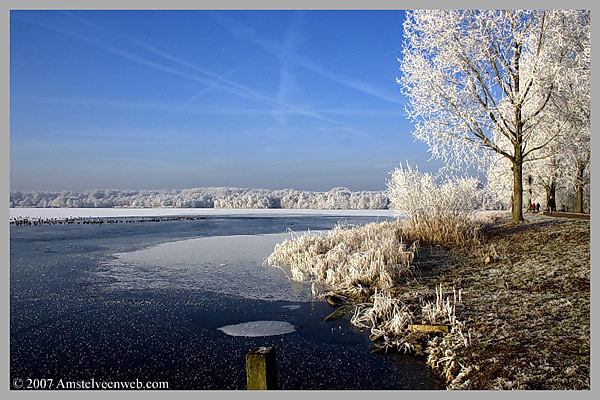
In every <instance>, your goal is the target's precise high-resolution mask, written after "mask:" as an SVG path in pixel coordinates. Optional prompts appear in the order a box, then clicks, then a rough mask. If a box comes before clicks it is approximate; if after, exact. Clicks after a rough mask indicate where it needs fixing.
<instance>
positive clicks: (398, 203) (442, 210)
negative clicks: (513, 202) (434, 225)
mask: <svg viewBox="0 0 600 400" xmlns="http://www.w3.org/2000/svg"><path fill="white" fill-rule="evenodd" d="M391 175H392V178H391V179H390V180H389V181H388V196H389V199H390V205H391V208H393V209H395V210H398V211H400V212H401V213H403V214H405V215H406V216H408V217H410V218H413V219H423V218H436V217H442V216H449V215H452V216H459V215H466V214H468V213H470V212H471V211H473V210H475V209H476V208H477V207H478V189H477V187H478V181H477V179H475V178H469V177H458V178H457V177H447V178H446V179H445V180H444V181H443V182H442V183H441V184H438V183H436V177H435V176H433V175H432V174H429V173H426V172H425V173H421V172H419V170H418V168H416V167H415V168H414V169H413V168H412V167H411V166H410V165H409V164H408V163H407V164H406V168H404V167H402V165H400V167H399V168H396V169H394V171H393V172H392V173H391Z"/></svg>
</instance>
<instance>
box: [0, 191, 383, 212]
mask: <svg viewBox="0 0 600 400" xmlns="http://www.w3.org/2000/svg"><path fill="white" fill-rule="evenodd" d="M388 204H389V200H388V197H387V195H386V194H385V192H382V191H359V192H353V191H350V190H349V189H346V188H334V189H332V190H330V191H328V192H313V191H299V190H294V189H280V190H267V189H244V188H225V187H220V188H198V189H183V190H139V191H136V190H93V191H87V192H82V193H77V192H70V191H62V192H11V194H10V206H11V207H75V208H79V207H92V208H95V207H104V208H106V207H134V208H157V207H158V208H160V207H178V208H303V209H308V208H312V209H385V208H387V207H388Z"/></svg>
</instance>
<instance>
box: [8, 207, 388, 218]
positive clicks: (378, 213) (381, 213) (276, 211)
mask: <svg viewBox="0 0 600 400" xmlns="http://www.w3.org/2000/svg"><path fill="white" fill-rule="evenodd" d="M169 215H189V216H192V215H206V216H210V215H223V216H228V215H244V216H269V217H289V216H295V215H331V216H341V217H345V216H349V217H394V216H396V213H395V212H394V211H393V210H312V209H283V208H269V209H240V208H11V209H10V217H11V218H18V217H23V218H67V217H158V216H169Z"/></svg>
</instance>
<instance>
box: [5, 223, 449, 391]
mask: <svg viewBox="0 0 600 400" xmlns="http://www.w3.org/2000/svg"><path fill="white" fill-rule="evenodd" d="M339 219H340V218H339V217H326V216H311V217H306V216H301V217H277V218H266V217H214V216H210V217H208V218H207V219H205V220H197V221H169V222H159V223H135V224H114V225H107V224H103V225H56V226H35V227H34V226H24V227H11V231H10V235H11V236H10V257H11V265H10V279H11V280H10V290H11V293H10V299H11V300H10V312H11V315H10V375H11V378H10V382H11V388H14V387H13V386H12V385H13V384H14V382H15V380H18V381H19V382H24V383H26V382H27V381H26V380H27V379H28V378H29V379H34V378H45V379H47V378H52V379H53V380H54V382H56V381H57V380H58V379H63V380H64V381H67V380H70V381H81V380H91V379H92V378H93V379H94V380H95V381H97V382H98V381H127V380H135V379H138V380H141V381H166V382H168V384H169V388H170V389H245V387H246V381H245V380H246V377H245V359H244V356H245V354H246V353H247V352H248V350H249V349H250V348H252V347H254V346H265V345H268V346H270V345H274V346H276V351H277V367H278V382H279V385H280V388H282V389H440V388H443V385H442V384H441V382H440V381H439V380H438V379H436V378H435V377H434V376H433V374H432V373H431V372H430V371H429V369H428V368H427V367H426V366H425V364H424V360H423V359H420V358H419V359H418V358H414V357H412V356H408V355H403V354H394V355H381V354H372V353H371V352H370V350H371V343H370V341H369V340H368V335H367V333H366V332H362V333H361V332H359V331H358V330H357V329H355V328H354V327H352V326H351V325H350V324H349V323H348V322H347V321H345V320H338V321H332V322H323V318H324V317H325V316H326V315H328V314H329V313H330V312H332V311H333V309H332V308H331V307H329V306H328V305H327V304H326V303H324V302H320V301H315V302H312V301H310V300H309V299H306V300H304V301H298V297H296V298H294V299H293V301H291V300H290V299H287V300H286V299H283V300H276V301H273V300H263V299H261V298H260V296H259V297H258V298H256V296H254V298H253V297H252V296H246V295H243V293H242V292H243V290H240V295H236V294H235V293H236V292H235V291H233V293H232V292H231V291H227V290H220V289H224V288H219V287H213V288H207V287H204V286H202V285H194V284H184V283H185V282H190V281H191V282H192V283H193V282H194V280H198V279H201V276H200V277H199V276H194V277H191V276H190V274H191V273H193V271H194V270H190V269H189V268H187V269H186V270H185V273H183V274H180V275H179V276H178V277H176V279H171V277H169V276H166V277H165V276H163V277H162V278H161V279H162V281H161V282H163V283H164V282H167V283H168V284H162V285H154V286H153V285H151V284H149V283H148V282H147V280H148V276H147V275H148V274H150V275H151V274H152V273H153V271H159V270H157V269H156V267H154V268H155V269H152V268H149V269H148V270H147V271H146V275H145V276H144V279H145V280H143V282H142V283H143V284H139V285H122V280H120V279H121V278H120V277H119V275H118V274H116V275H115V273H114V268H113V267H111V266H114V263H115V254H116V253H131V252H135V251H140V250H143V249H147V248H152V247H153V246H156V245H158V244H161V243H165V242H170V241H175V240H182V239H189V238H199V237H209V236H227V235H255V234H269V233H279V232H285V231H286V230H287V229H288V228H291V229H293V230H294V231H296V232H302V231H305V230H306V229H308V228H310V229H311V230H322V229H330V228H331V227H333V226H334V225H335V224H336V223H337V222H338V220H339ZM374 219H375V218H373V217H356V218H345V220H347V221H348V222H350V223H366V222H370V221H372V220H374ZM131 254H135V253H131ZM199 263H201V260H199ZM122 264H123V261H121V264H120V265H121V267H122V266H123V265H122ZM111 268H113V269H111ZM136 268H143V266H139V265H130V266H129V271H130V272H131V271H134V270H135V269H136ZM244 268H246V270H245V271H246V272H247V270H248V268H256V277H257V279H255V281H254V282H250V281H252V279H253V278H252V277H250V278H248V281H249V282H248V284H253V285H256V284H257V282H258V283H259V284H262V282H264V285H265V288H264V292H265V293H269V292H271V291H273V292H276V291H277V290H275V288H269V286H268V285H275V284H276V285H292V284H290V283H289V282H287V279H280V278H281V273H280V275H279V278H278V277H276V276H275V275H274V274H275V272H274V271H277V269H273V268H268V267H260V265H256V266H255V267H254V266H253V264H252V265H251V264H249V265H248V266H244ZM107 270H109V271H112V272H113V273H112V274H107V273H106V271H107ZM119 271H121V273H122V271H123V268H121V269H120V270H119ZM168 271H171V270H168ZM176 271H180V270H177V269H174V270H173V271H171V272H168V274H170V273H173V274H176V273H178V272H176ZM190 271H191V272H190ZM157 273H158V272H157ZM198 274H202V269H199V270H198ZM261 274H263V275H261ZM128 276H137V275H128ZM278 279H280V280H279V281H278ZM220 284H221V285H226V280H225V281H224V282H221V283H220ZM236 284H238V285H239V284H240V283H239V282H237V283H236ZM196 286H197V287H198V288H196ZM205 286H206V285H205ZM292 286H293V285H292ZM292 286H290V288H292ZM297 286H298V285H296V286H294V288H295V289H294V290H296V295H297V296H299V294H298V293H300V295H302V293H304V292H303V291H308V288H306V287H303V288H300V289H298V287H297ZM279 289H280V287H279ZM298 290H299V291H298ZM265 297H266V298H268V297H269V296H265ZM285 305H299V306H300V307H299V308H297V309H288V308H284V307H282V306H285ZM254 320H276V321H287V322H289V323H291V324H293V325H294V326H295V327H296V331H295V332H293V333H289V334H285V335H278V336H268V337H255V338H247V337H232V336H227V335H225V334H224V333H223V332H221V331H219V330H217V328H219V327H222V326H224V325H228V324H237V323H241V322H246V321H254Z"/></svg>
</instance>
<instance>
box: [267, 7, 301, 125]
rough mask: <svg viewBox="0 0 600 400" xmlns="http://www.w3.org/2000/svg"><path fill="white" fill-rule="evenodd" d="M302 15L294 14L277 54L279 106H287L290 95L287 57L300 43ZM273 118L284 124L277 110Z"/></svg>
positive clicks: (289, 73) (290, 78)
mask: <svg viewBox="0 0 600 400" xmlns="http://www.w3.org/2000/svg"><path fill="white" fill-rule="evenodd" d="M303 15H304V14H302V13H294V15H293V17H292V22H291V23H290V25H289V27H288V29H287V31H286V33H285V36H284V39H283V45H282V47H281V51H280V52H279V55H278V56H279V63H280V68H279V88H278V91H277V95H276V97H275V98H276V99H277V101H278V102H279V103H281V104H287V101H288V96H289V94H290V86H291V85H292V73H291V66H290V62H289V56H290V54H292V53H293V51H294V49H295V48H296V47H297V45H298V43H299V41H300V35H299V29H300V25H301V23H302V19H303ZM274 115H275V118H276V119H277V120H278V121H279V123H280V125H284V124H285V119H284V118H283V115H281V114H280V113H279V111H278V110H276V111H275V112H274Z"/></svg>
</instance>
